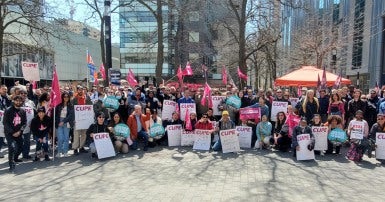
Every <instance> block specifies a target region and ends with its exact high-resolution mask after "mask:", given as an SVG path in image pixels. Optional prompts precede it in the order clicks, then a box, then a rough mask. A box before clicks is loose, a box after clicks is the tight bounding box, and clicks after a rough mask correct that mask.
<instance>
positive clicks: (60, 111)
mask: <svg viewBox="0 0 385 202" xmlns="http://www.w3.org/2000/svg"><path fill="white" fill-rule="evenodd" d="M61 100H62V101H61V103H60V104H59V105H58V106H56V109H55V110H56V113H55V128H56V130H57V139H58V145H57V147H58V153H57V155H56V157H62V156H64V157H67V156H68V147H69V136H70V129H71V128H73V127H74V124H75V110H74V106H73V105H72V103H71V100H70V94H69V93H68V92H66V91H64V93H62V95H61Z"/></svg>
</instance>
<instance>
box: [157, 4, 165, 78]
mask: <svg viewBox="0 0 385 202" xmlns="http://www.w3.org/2000/svg"><path fill="white" fill-rule="evenodd" d="M162 14H163V13H162V1H161V0H157V16H156V21H157V29H158V53H157V58H156V69H155V77H156V78H157V79H158V80H161V78H162V70H163V62H164V56H163V55H164V52H163V47H164V45H163V16H162Z"/></svg>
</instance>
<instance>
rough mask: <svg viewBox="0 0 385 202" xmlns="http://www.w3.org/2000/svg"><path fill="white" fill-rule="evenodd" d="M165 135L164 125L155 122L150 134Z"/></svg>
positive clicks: (153, 135) (154, 135)
mask: <svg viewBox="0 0 385 202" xmlns="http://www.w3.org/2000/svg"><path fill="white" fill-rule="evenodd" d="M162 135H164V128H163V126H162V125H160V124H157V123H154V125H152V126H151V128H150V136H151V137H156V136H162Z"/></svg>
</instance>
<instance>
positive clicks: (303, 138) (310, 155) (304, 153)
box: [297, 134, 315, 161]
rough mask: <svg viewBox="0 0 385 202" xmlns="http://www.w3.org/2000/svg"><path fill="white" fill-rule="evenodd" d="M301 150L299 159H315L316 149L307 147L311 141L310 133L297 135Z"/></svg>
mask: <svg viewBox="0 0 385 202" xmlns="http://www.w3.org/2000/svg"><path fill="white" fill-rule="evenodd" d="M297 141H298V146H299V151H297V160H298V161H302V160H311V159H314V158H315V157H314V150H311V151H310V150H309V149H308V148H307V147H308V145H309V144H310V143H311V139H310V134H302V135H298V136H297Z"/></svg>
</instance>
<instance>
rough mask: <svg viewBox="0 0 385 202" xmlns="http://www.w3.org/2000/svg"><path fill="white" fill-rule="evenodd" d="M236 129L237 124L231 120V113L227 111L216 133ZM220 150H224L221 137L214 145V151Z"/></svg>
mask: <svg viewBox="0 0 385 202" xmlns="http://www.w3.org/2000/svg"><path fill="white" fill-rule="evenodd" d="M234 128H235V123H234V122H233V121H232V120H230V116H229V112H228V111H226V110H225V111H223V112H222V119H221V120H219V122H218V127H217V128H216V131H221V130H229V129H234ZM220 149H222V143H221V138H220V137H219V139H218V140H217V141H216V142H215V143H214V145H213V150H214V151H219V150H220Z"/></svg>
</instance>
